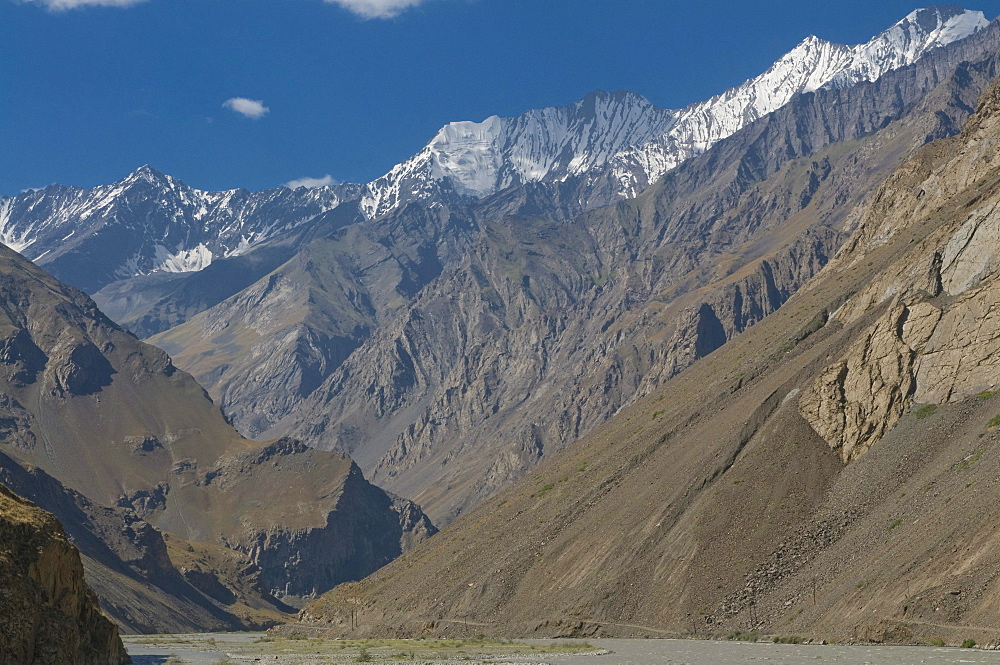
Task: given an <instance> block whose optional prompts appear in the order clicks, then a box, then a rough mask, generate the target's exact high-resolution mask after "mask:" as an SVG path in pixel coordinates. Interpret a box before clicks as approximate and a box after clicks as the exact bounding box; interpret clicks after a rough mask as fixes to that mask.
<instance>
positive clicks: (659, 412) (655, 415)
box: [653, 409, 667, 420]
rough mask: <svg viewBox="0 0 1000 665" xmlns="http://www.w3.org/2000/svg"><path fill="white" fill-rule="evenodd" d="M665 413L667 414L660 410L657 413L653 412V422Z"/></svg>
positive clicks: (664, 410)
mask: <svg viewBox="0 0 1000 665" xmlns="http://www.w3.org/2000/svg"><path fill="white" fill-rule="evenodd" d="M666 412H667V411H666V409H660V410H659V411H653V420H656V419H657V418H659V417H660V416H662V415H663V414H664V413H666Z"/></svg>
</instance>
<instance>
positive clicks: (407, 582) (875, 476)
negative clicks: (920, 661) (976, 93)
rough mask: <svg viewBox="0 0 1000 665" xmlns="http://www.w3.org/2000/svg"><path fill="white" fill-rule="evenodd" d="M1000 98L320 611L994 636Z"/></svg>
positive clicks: (582, 625)
mask: <svg viewBox="0 0 1000 665" xmlns="http://www.w3.org/2000/svg"><path fill="white" fill-rule="evenodd" d="M998 108H1000V85H998V84H995V85H994V86H993V87H991V88H990V89H989V90H988V91H987V92H986V94H985V95H984V97H983V101H982V104H981V105H980V106H979V110H978V112H977V114H976V115H975V117H973V119H972V120H971V121H970V122H969V123H968V125H967V127H966V128H965V130H964V131H963V132H962V134H961V135H959V136H957V137H955V138H952V139H945V140H943V141H940V142H935V143H932V144H930V145H927V146H925V147H924V148H922V149H920V150H918V151H917V152H916V153H914V155H913V156H912V158H911V159H909V160H907V161H906V162H905V163H904V164H903V166H902V167H901V168H900V169H898V170H897V171H896V172H895V174H894V175H893V176H892V177H890V178H889V179H888V180H887V181H886V182H885V184H884V186H882V187H881V188H879V189H878V190H877V191H876V192H873V194H872V196H871V197H870V198H869V199H868V200H867V201H866V202H864V203H863V204H861V205H860V206H859V207H857V208H855V209H853V210H852V211H850V212H849V214H848V215H847V217H848V218H849V219H851V220H854V222H853V223H852V226H854V227H855V230H854V232H853V234H852V236H851V238H850V239H849V240H848V241H847V242H846V243H845V244H844V248H843V249H842V250H841V251H840V253H839V254H838V255H837V256H836V257H835V258H834V259H832V260H831V261H830V262H829V263H828V264H827V265H826V267H824V268H823V269H822V270H821V271H820V272H819V273H818V274H817V275H816V276H815V277H813V278H812V279H811V280H809V281H808V282H807V283H806V284H805V285H804V286H803V287H802V288H800V289H799V290H798V291H797V292H796V293H795V294H794V295H792V296H791V297H790V298H788V300H787V301H786V302H785V303H784V304H783V305H782V306H781V307H780V308H779V309H778V310H777V311H775V312H773V313H771V314H769V315H768V316H766V317H764V318H763V319H762V320H761V321H760V322H758V323H757V324H755V325H754V326H753V327H751V328H749V329H748V330H747V331H745V332H744V333H743V334H741V335H738V336H736V337H735V338H733V339H730V340H729V341H728V342H727V343H726V344H725V345H723V346H722V347H720V348H718V349H717V350H716V351H715V352H713V353H711V354H710V355H708V356H706V357H704V358H701V359H700V360H698V361H697V362H696V363H694V364H693V365H691V366H690V367H688V368H687V369H686V370H684V371H682V372H681V373H680V374H678V375H677V376H675V377H674V378H673V379H672V380H671V381H669V382H667V383H666V384H665V385H664V386H661V387H660V388H657V389H655V390H654V391H653V392H651V393H650V394H649V395H648V396H647V397H645V398H643V399H640V400H637V401H636V402H635V403H633V404H632V405H630V406H628V407H626V408H624V409H622V410H621V412H620V413H618V414H617V415H616V416H615V417H614V418H613V419H611V420H610V421H609V422H608V423H606V424H604V425H602V426H600V427H597V428H595V429H594V431H593V432H591V433H590V434H589V435H587V436H585V437H584V438H583V439H581V441H579V442H578V443H577V444H575V445H574V446H572V447H570V448H568V449H567V450H565V451H564V452H562V453H560V454H559V455H557V456H555V457H554V458H553V459H552V460H551V461H550V462H549V463H548V464H546V465H544V466H542V467H539V468H538V469H536V470H535V471H534V472H533V473H531V474H529V475H528V476H527V477H526V478H524V479H523V480H521V481H519V482H518V483H517V484H516V485H514V486H513V487H512V488H511V489H510V490H508V491H505V492H503V493H502V495H500V496H498V497H496V498H495V499H493V500H491V501H489V502H487V503H486V504H485V505H483V506H481V507H480V508H479V509H477V510H475V511H472V512H471V513H470V514H468V515H466V516H464V517H462V518H460V519H459V520H457V521H456V522H455V523H454V524H453V525H452V526H451V527H450V528H449V530H447V531H445V532H444V533H443V534H441V535H440V536H439V537H437V538H434V539H432V540H430V541H428V542H427V543H425V544H424V545H422V546H420V547H418V548H416V549H415V550H414V551H413V552H412V553H411V554H410V555H408V556H404V557H403V558H402V559H401V560H399V561H397V562H395V563H393V564H390V566H388V567H386V568H384V569H382V570H381V571H379V572H378V573H376V574H375V575H373V576H371V577H369V578H368V579H366V580H364V581H363V582H361V583H359V584H354V585H348V586H344V587H341V588H339V589H337V590H335V591H334V592H333V593H331V594H328V595H327V596H325V597H324V598H322V599H321V600H320V601H317V602H316V603H313V604H312V605H310V606H309V607H308V608H306V610H305V611H304V612H303V613H302V615H301V616H302V619H303V621H307V622H310V623H312V624H313V626H314V629H316V630H322V629H323V628H325V629H326V630H328V631H329V634H331V635H344V634H367V635H375V634H380V635H384V634H397V635H398V634H413V633H416V632H423V631H428V630H429V631H431V632H434V633H437V634H446V635H447V634H456V633H457V632H458V631H459V630H461V625H462V622H463V621H465V622H468V623H469V624H472V623H475V624H477V625H478V626H479V627H478V628H477V630H483V631H484V632H489V633H492V634H498V635H504V634H506V635H514V634H519V635H524V634H531V633H535V634H539V635H564V636H565V635H588V636H589V635H604V636H615V635H622V636H624V635H643V634H645V635H650V636H652V635H662V634H664V633H665V632H666V633H668V634H670V633H673V634H685V633H686V634H690V633H691V632H696V633H698V634H709V635H715V636H723V635H727V634H730V633H732V632H734V631H741V632H744V633H745V632H751V631H759V632H765V633H773V634H776V635H779V636H780V635H802V636H810V637H815V638H816V639H832V640H855V641H876V642H923V643H937V642H938V641H943V642H945V643H948V644H954V645H957V644H959V643H961V642H962V641H963V640H966V639H974V640H975V641H977V642H978V643H980V644H984V645H988V644H992V643H995V640H996V631H997V628H998V627H1000V607H998V604H997V603H996V598H997V594H998V592H1000V582H998V580H1000V526H998V525H1000V520H998V519H997V513H998V511H1000V501H998V498H1000V484H998V483H997V479H996V469H997V464H1000V445H998V443H1000V432H998V429H997V422H998V419H1000V416H998V415H997V414H998V410H1000V406H998V403H997V397H996V396H997V390H995V382H996V380H995V378H994V376H995V368H996V363H997V357H996V348H997V347H996V341H995V337H996V326H995V325H993V324H992V316H993V315H992V312H993V311H994V310H995V309H996V307H997V302H998V297H1000V296H998V293H997V291H996V288H995V284H994V283H995V281H996V273H997V262H996V261H997V259H996V256H997V249H996V243H995V240H994V239H993V231H992V224H993V222H994V219H995V218H996V217H997V211H996V201H997V197H998V196H1000V178H998V172H997V168H996V157H995V146H996V145H997V141H1000V124H998V123H997V118H998V117H1000V114H998V112H997V110H998ZM979 234H982V236H980V235H979ZM977 237H981V238H982V240H981V241H979V240H977ZM980 242H982V244H980ZM608 524H613V525H614V528H595V525H608ZM470 543H472V545H470ZM347 609H351V610H353V613H354V614H353V616H354V622H353V623H348V622H347V621H346V620H345V617H346V610H347Z"/></svg>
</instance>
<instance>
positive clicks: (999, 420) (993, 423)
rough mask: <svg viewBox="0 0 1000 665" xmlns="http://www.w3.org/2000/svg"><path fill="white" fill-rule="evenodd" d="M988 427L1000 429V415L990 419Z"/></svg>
mask: <svg viewBox="0 0 1000 665" xmlns="http://www.w3.org/2000/svg"><path fill="white" fill-rule="evenodd" d="M986 427H988V428H989V429H993V428H994V427H1000V414H997V415H995V416H993V417H992V418H990V421H989V422H988V423H986Z"/></svg>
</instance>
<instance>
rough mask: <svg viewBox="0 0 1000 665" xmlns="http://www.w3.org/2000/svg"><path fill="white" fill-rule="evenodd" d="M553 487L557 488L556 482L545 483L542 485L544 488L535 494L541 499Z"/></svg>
mask: <svg viewBox="0 0 1000 665" xmlns="http://www.w3.org/2000/svg"><path fill="white" fill-rule="evenodd" d="M553 489H555V483H546V484H545V485H543V486H542V489H540V490H538V491H537V492H535V496H536V497H538V498H539V499H541V498H542V497H544V496H545V495H546V494H548V493H549V492H551V491H552V490H553Z"/></svg>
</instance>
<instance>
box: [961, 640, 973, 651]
mask: <svg viewBox="0 0 1000 665" xmlns="http://www.w3.org/2000/svg"><path fill="white" fill-rule="evenodd" d="M974 646H976V641H975V640H972V639H969V640H962V648H963V649H971V648H972V647H974Z"/></svg>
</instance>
